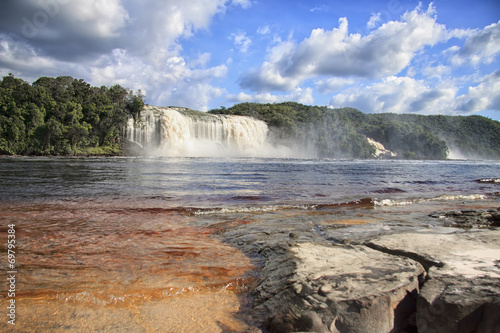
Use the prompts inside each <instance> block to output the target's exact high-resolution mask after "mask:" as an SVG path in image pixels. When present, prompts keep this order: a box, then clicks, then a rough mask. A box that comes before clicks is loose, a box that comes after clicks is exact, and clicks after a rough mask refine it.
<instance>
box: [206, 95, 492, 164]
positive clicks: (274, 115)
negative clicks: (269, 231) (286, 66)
mask: <svg viewBox="0 0 500 333" xmlns="http://www.w3.org/2000/svg"><path fill="white" fill-rule="evenodd" d="M210 112H211V113H214V114H235V115H246V116H252V117H256V118H258V119H261V120H263V121H265V122H266V123H267V124H268V125H269V126H270V127H271V136H272V137H273V139H274V140H275V141H277V142H280V143H286V141H287V140H295V141H300V142H303V143H309V144H311V145H312V146H313V148H314V149H316V151H317V152H318V154H319V155H320V156H323V157H337V158H338V157H349V158H371V157H373V154H374V148H373V147H372V146H371V145H370V144H369V143H368V140H367V138H371V139H373V140H375V141H378V142H380V143H382V144H383V145H384V146H385V148H387V149H389V150H391V151H393V152H396V153H397V154H398V156H399V157H400V158H424V159H445V158H446V157H447V155H448V152H449V150H450V149H457V150H459V151H460V152H461V153H462V155H463V156H464V157H469V158H491V159H500V123H499V122H497V121H493V120H491V119H488V118H485V117H481V116H442V115H439V116H423V115H411V114H393V113H390V114H367V113H363V112H361V111H359V110H356V109H353V108H341V109H330V108H327V107H319V106H307V105H302V104H299V103H294V102H285V103H280V104H257V103H242V104H237V105H235V106H233V107H231V108H227V109H226V108H220V109H215V110H211V111H210Z"/></svg>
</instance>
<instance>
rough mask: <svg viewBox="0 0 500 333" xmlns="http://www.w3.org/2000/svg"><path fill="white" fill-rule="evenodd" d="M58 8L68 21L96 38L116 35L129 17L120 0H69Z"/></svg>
mask: <svg viewBox="0 0 500 333" xmlns="http://www.w3.org/2000/svg"><path fill="white" fill-rule="evenodd" d="M38 3H41V1H38ZM60 8H61V12H62V14H63V16H64V17H65V18H66V19H67V20H68V21H69V22H73V23H76V24H78V23H79V24H82V25H83V27H84V29H81V31H82V32H84V33H88V34H91V35H92V36H94V37H97V38H102V37H116V36H118V30H119V29H121V28H123V27H124V26H125V24H126V23H127V21H128V19H129V15H128V12H127V11H126V10H125V8H124V7H123V4H122V1H121V0H88V1H84V2H83V1H71V2H68V3H67V5H64V6H60Z"/></svg>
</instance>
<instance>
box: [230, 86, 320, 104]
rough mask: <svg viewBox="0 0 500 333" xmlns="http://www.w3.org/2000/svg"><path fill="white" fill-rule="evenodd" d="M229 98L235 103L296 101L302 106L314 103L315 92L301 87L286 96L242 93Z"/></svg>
mask: <svg viewBox="0 0 500 333" xmlns="http://www.w3.org/2000/svg"><path fill="white" fill-rule="evenodd" d="M227 98H228V100H230V101H232V102H234V103H243V102H256V103H280V102H285V101H296V102H298V103H302V104H313V103H314V97H313V90H312V89H311V88H305V89H302V88H300V87H297V88H295V90H294V91H292V92H291V93H290V94H285V95H275V94H271V93H268V92H267V93H260V94H253V95H250V94H246V93H244V92H240V93H239V94H237V95H228V96H227Z"/></svg>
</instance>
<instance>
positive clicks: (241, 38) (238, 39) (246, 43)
mask: <svg viewBox="0 0 500 333" xmlns="http://www.w3.org/2000/svg"><path fill="white" fill-rule="evenodd" d="M229 38H230V39H231V40H233V41H234V45H235V46H236V47H237V48H238V50H239V51H240V52H242V53H246V52H247V51H248V48H249V47H250V44H252V40H251V39H250V38H248V37H247V34H246V32H238V33H233V34H231V35H230V36H229Z"/></svg>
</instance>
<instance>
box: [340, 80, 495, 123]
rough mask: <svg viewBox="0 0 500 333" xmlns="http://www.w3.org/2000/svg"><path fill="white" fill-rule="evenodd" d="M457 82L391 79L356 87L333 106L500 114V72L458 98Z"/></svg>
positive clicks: (372, 110) (416, 111)
mask: <svg viewBox="0 0 500 333" xmlns="http://www.w3.org/2000/svg"><path fill="white" fill-rule="evenodd" d="M458 91H459V87H458V86H456V85H455V84H453V82H444V83H442V84H440V85H438V86H429V85H427V84H426V83H425V81H424V80H417V79H414V78H410V77H396V76H390V77H387V78H384V79H382V80H380V81H378V82H375V83H373V84H371V85H368V86H363V87H352V88H349V89H346V90H345V91H343V92H341V93H338V94H336V95H334V96H333V97H332V99H331V101H330V105H331V106H333V107H343V106H353V107H356V108H359V109H360V110H363V111H365V112H375V113H380V112H393V113H421V114H436V113H437V114H472V113H475V112H479V111H483V110H495V111H500V70H499V71H496V72H494V73H492V74H488V75H485V76H483V77H482V78H481V79H480V80H479V83H478V84H477V85H472V86H470V87H468V88H467V92H466V93H464V94H460V95H458Z"/></svg>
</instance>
